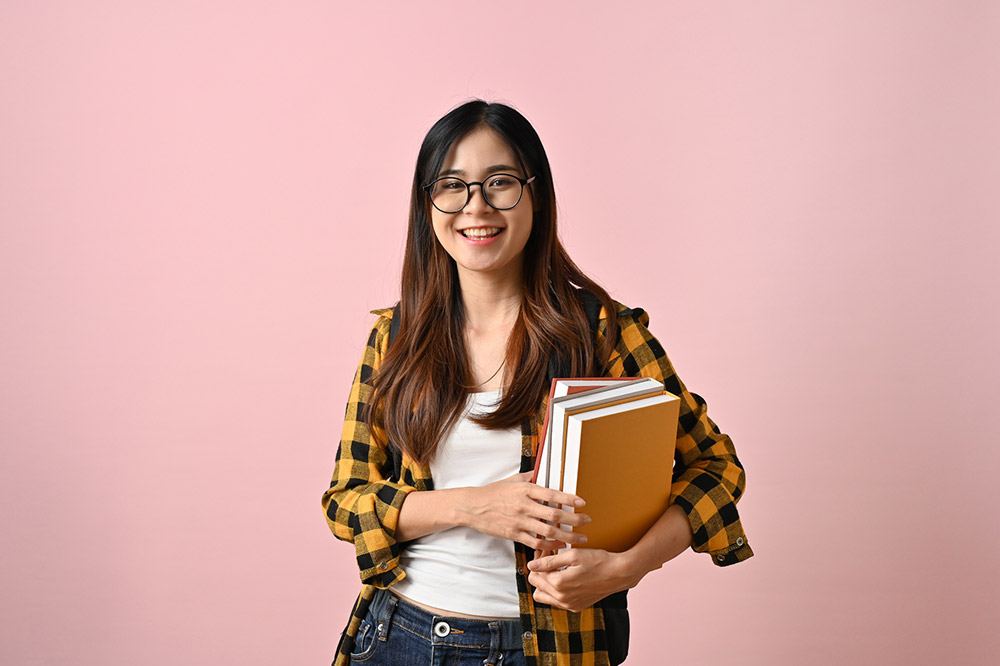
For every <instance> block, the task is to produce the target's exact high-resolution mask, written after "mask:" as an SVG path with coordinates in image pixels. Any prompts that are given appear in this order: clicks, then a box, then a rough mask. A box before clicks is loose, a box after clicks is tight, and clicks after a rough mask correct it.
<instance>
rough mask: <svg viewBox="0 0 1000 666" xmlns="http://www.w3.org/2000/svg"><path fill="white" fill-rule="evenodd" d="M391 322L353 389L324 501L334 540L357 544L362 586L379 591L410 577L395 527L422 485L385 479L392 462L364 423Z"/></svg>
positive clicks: (373, 344)
mask: <svg viewBox="0 0 1000 666" xmlns="http://www.w3.org/2000/svg"><path fill="white" fill-rule="evenodd" d="M390 321H391V318H390V317H384V316H383V317H379V319H378V320H377V321H376V322H375V324H374V325H373V326H372V330H371V334H370V335H369V337H368V344H367V345H366V347H365V350H364V353H363V355H362V358H361V363H360V364H359V365H358V370H357V372H356V373H355V375H354V383H353V385H352V386H351V394H350V397H349V398H348V402H347V408H346V410H345V415H344V429H343V433H342V435H341V440H340V447H339V448H338V450H337V460H336V464H335V467H334V471H333V479H332V481H331V482H330V488H329V489H328V490H327V491H326V492H325V493H324V494H323V500H322V504H323V511H324V513H325V515H326V520H327V524H328V526H329V527H330V529H331V530H332V531H333V534H334V536H336V537H337V538H338V539H341V540H344V541H350V542H351V543H353V544H354V546H355V550H356V553H357V560H358V569H359V570H360V573H361V580H362V582H364V583H371V584H374V585H376V586H378V587H388V586H389V585H391V584H393V583H394V582H396V580H398V579H401V578H402V577H403V576H404V575H405V574H404V573H403V571H402V569H400V568H399V567H398V562H399V551H400V547H399V543H398V540H397V538H396V525H397V522H398V520H399V511H400V508H401V507H402V505H403V501H404V500H405V499H406V496H407V495H408V494H410V493H412V492H413V491H414V490H416V489H417V488H416V485H414V484H416V483H419V482H420V481H421V479H412V480H411V481H412V482H411V483H410V484H404V483H399V482H391V481H388V480H386V477H388V476H389V475H390V474H391V462H390V460H389V458H388V456H387V455H386V452H385V450H384V449H382V448H381V447H379V446H377V445H376V444H375V442H374V440H373V439H372V437H371V433H370V432H369V431H368V427H367V426H366V425H365V423H364V420H363V410H364V408H365V405H366V404H367V402H368V399H369V398H370V396H371V391H372V385H371V375H372V373H373V372H374V370H375V368H377V367H378V365H379V363H380V362H381V359H382V355H383V354H384V353H385V350H386V346H387V344H388V333H389V324H390Z"/></svg>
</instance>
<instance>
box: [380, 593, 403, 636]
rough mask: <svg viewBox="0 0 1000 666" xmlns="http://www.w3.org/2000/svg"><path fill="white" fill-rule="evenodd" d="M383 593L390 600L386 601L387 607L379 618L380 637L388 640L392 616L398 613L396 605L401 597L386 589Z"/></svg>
mask: <svg viewBox="0 0 1000 666" xmlns="http://www.w3.org/2000/svg"><path fill="white" fill-rule="evenodd" d="M381 594H384V595H385V596H386V597H388V600H387V601H386V604H385V608H384V609H383V610H382V614H381V615H380V616H379V618H378V639H379V640H380V641H386V640H388V639H389V627H390V626H392V616H393V615H394V614H395V613H396V605H397V604H398V603H399V598H398V597H396V595H395V594H393V593H391V592H388V591H386V590H381Z"/></svg>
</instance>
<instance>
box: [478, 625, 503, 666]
mask: <svg viewBox="0 0 1000 666" xmlns="http://www.w3.org/2000/svg"><path fill="white" fill-rule="evenodd" d="M489 627H490V654H489V656H487V657H486V659H484V660H483V666H500V661H501V660H502V659H503V652H501V651H500V650H501V648H502V645H501V642H500V624H499V623H497V622H490V623H489Z"/></svg>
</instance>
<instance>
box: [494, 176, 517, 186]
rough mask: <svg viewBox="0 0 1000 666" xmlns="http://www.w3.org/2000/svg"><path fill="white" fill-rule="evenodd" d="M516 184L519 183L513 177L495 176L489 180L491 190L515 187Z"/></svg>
mask: <svg viewBox="0 0 1000 666" xmlns="http://www.w3.org/2000/svg"><path fill="white" fill-rule="evenodd" d="M515 183H517V181H516V180H514V179H513V178H512V177H511V176H506V175H500V176H493V177H492V178H490V180H489V187H490V189H491V190H502V189H504V188H507V187H513V186H514V184H515Z"/></svg>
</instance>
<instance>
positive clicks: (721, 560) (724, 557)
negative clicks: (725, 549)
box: [715, 555, 726, 562]
mask: <svg viewBox="0 0 1000 666" xmlns="http://www.w3.org/2000/svg"><path fill="white" fill-rule="evenodd" d="M715 559H717V560H719V561H720V562H723V561H725V559H726V556H725V555H716V556H715Z"/></svg>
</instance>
